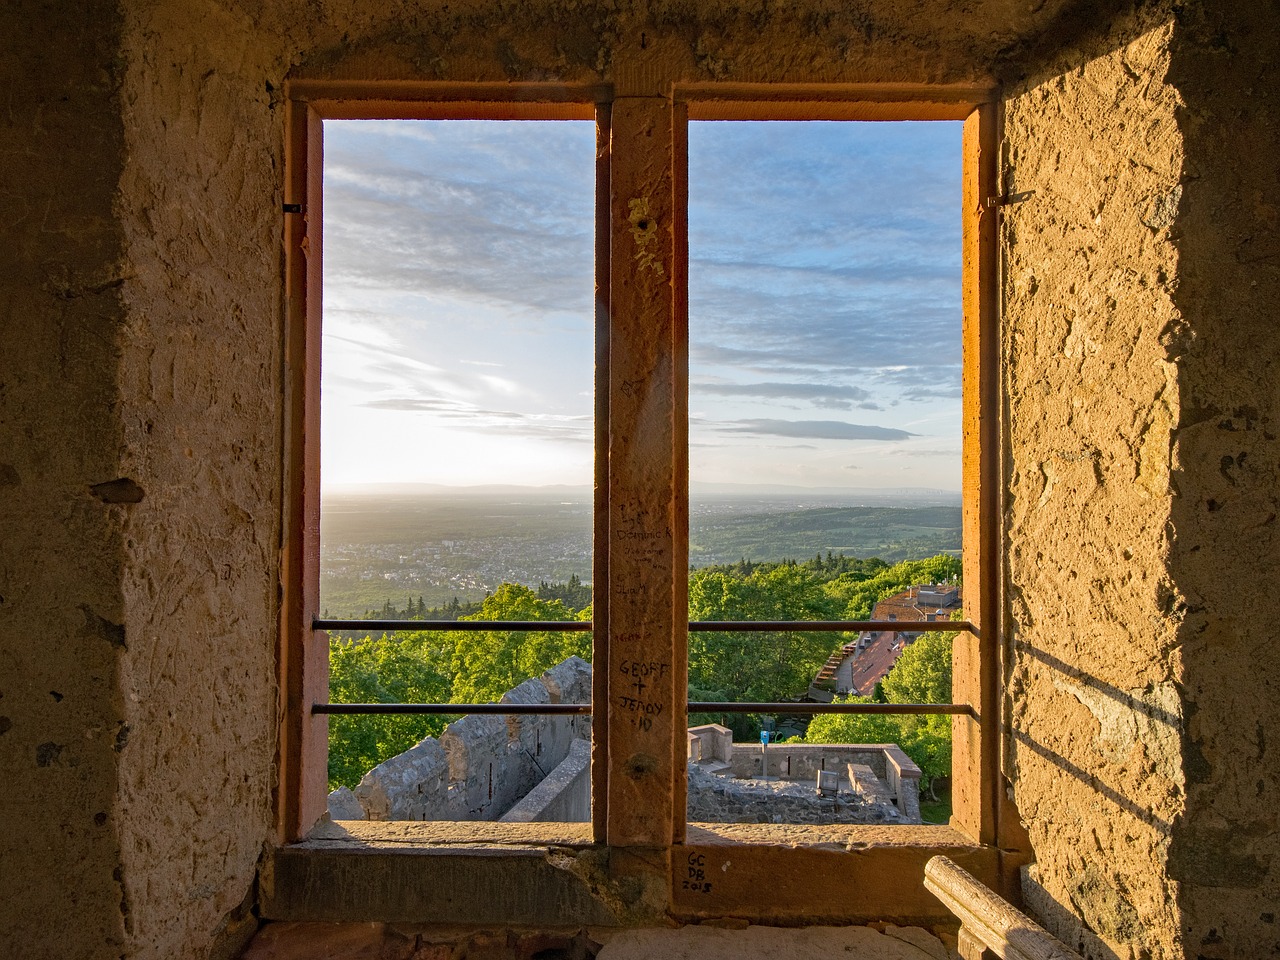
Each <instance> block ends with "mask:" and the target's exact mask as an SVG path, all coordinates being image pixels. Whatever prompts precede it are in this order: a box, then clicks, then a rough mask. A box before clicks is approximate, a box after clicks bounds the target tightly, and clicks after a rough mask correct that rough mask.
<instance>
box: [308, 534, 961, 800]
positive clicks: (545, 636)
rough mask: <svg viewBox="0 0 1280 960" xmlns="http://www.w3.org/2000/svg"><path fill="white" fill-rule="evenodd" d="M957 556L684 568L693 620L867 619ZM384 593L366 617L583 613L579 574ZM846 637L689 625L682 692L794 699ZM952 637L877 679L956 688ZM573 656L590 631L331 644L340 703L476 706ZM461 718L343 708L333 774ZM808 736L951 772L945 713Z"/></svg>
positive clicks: (738, 722) (822, 724)
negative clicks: (434, 594) (877, 745)
mask: <svg viewBox="0 0 1280 960" xmlns="http://www.w3.org/2000/svg"><path fill="white" fill-rule="evenodd" d="M959 577H960V561H959V560H958V559H957V558H955V557H954V556H950V555H948V554H939V555H937V556H934V557H931V558H929V559H926V560H907V561H903V562H900V563H896V564H892V565H890V564H888V563H886V562H885V561H883V560H880V559H876V558H872V559H857V558H853V557H846V556H843V555H832V554H831V553H828V554H826V555H825V556H823V555H821V554H819V555H816V556H814V557H813V558H812V559H809V560H806V561H795V560H784V561H781V562H759V563H757V562H751V561H747V560H741V561H739V562H738V563H734V564H722V565H716V566H706V567H700V568H698V569H694V570H691V571H690V573H689V619H690V620H865V619H869V618H870V616H871V611H872V608H873V607H874V606H875V604H876V603H877V602H879V601H880V600H881V599H882V598H884V597H888V596H891V595H893V594H894V593H897V592H899V591H901V590H904V589H906V588H907V587H908V586H911V585H912V584H917V583H925V582H939V581H942V580H958V579H959ZM403 603H404V605H403V606H399V605H398V604H396V603H392V602H391V601H390V600H388V601H387V602H386V603H384V605H383V606H382V608H380V609H374V610H369V611H368V615H369V616H375V617H383V618H408V619H422V620H447V619H448V620H451V619H472V620H528V621H557V620H559V621H564V620H584V621H587V620H590V619H591V605H590V587H589V586H588V585H584V584H582V583H581V582H580V581H579V580H578V578H577V577H572V578H571V579H570V580H569V581H568V582H565V583H560V584H551V583H542V584H540V586H539V588H538V589H536V590H534V589H532V588H529V587H525V586H521V585H517V584H512V583H504V584H502V585H501V586H500V587H498V588H497V589H496V590H494V591H493V592H492V593H491V594H489V595H488V596H486V597H485V599H484V600H483V601H481V602H479V603H474V602H473V603H466V604H463V603H459V602H458V601H456V600H453V601H451V602H450V603H448V604H445V605H444V606H442V607H435V608H428V607H427V606H426V604H425V603H424V602H423V600H422V599H421V598H411V597H410V598H405V600H404V601H403ZM849 639H851V637H850V636H849V635H847V634H829V633H812V632H809V633H806V632H801V631H787V632H778V633H752V634H734V633H701V632H699V633H692V634H690V637H689V698H690V699H691V700H711V701H714V700H724V701H761V700H767V701H787V700H790V701H795V700H799V699H800V698H802V697H803V696H804V694H805V693H806V691H807V690H808V686H809V682H810V681H811V680H812V678H813V676H814V675H815V674H816V673H817V671H818V669H819V668H820V667H821V665H822V664H823V662H824V661H825V660H826V659H827V656H828V655H829V654H830V653H831V651H832V650H833V649H834V648H835V647H836V646H837V645H839V644H842V643H845V642H847V641H848V640H849ZM950 651H951V635H950V634H925V635H923V636H922V637H921V638H920V639H919V640H917V641H916V642H915V643H913V644H912V645H911V646H909V647H908V648H907V650H906V651H904V653H903V654H902V656H901V657H900V658H899V661H898V664H897V665H896V666H895V668H894V670H893V671H892V672H891V673H890V674H889V676H888V677H886V679H885V681H884V683H883V684H882V685H881V687H882V691H877V693H878V696H880V697H881V698H882V699H886V700H888V701H889V702H899V703H909V702H914V703H927V702H934V703H945V702H949V700H950V698H951V652H950ZM571 655H576V656H579V657H581V658H582V659H584V660H587V661H590V659H591V634H590V633H588V632H583V633H565V632H563V631H551V630H549V631H546V632H542V631H533V632H516V631H482V632H466V633H462V632H456V631H438V630H424V631H402V632H395V633H386V634H376V635H375V634H368V635H364V636H361V635H360V634H359V633H358V632H345V633H335V634H333V635H332V636H331V637H330V644H329V687H330V700H331V701H332V702H334V703H396V702H406V703H413V702H416V703H480V702H490V701H494V700H497V699H498V698H499V697H501V696H502V694H503V693H505V692H506V691H507V690H509V689H511V688H512V687H514V686H516V685H517V684H519V683H521V682H522V681H524V680H527V679H529V678H530V677H536V676H539V675H540V674H541V673H542V672H543V671H545V670H547V669H548V668H550V667H552V666H554V665H555V664H557V663H559V662H561V661H562V660H564V659H565V658H566V657H569V656H571ZM453 719H456V717H406V716H401V717H393V716H386V717H383V716H360V717H356V716H342V715H335V716H331V717H330V718H329V783H330V789H333V788H336V787H338V786H355V784H356V783H358V782H359V780H360V778H361V777H362V776H363V775H364V774H365V773H366V772H367V771H368V770H370V769H372V768H373V767H374V766H376V765H377V764H378V763H380V762H382V761H383V760H385V759H387V758H389V757H392V756H395V755H396V754H397V753H400V752H402V751H404V750H406V749H408V748H409V747H411V746H413V745H414V744H415V743H417V742H418V741H419V740H421V739H422V738H424V737H427V736H437V735H439V733H440V732H441V731H442V730H443V729H444V727H445V725H446V724H447V723H449V722H450V721H451V720H453ZM762 719H763V718H761V717H757V716H751V715H742V714H725V715H723V716H720V715H699V716H694V717H691V718H690V722H691V723H698V722H708V721H712V720H714V721H716V722H724V723H725V724H726V725H727V726H730V727H732V728H733V729H734V734H735V739H737V740H746V739H756V737H757V734H758V732H759V730H760V724H761V721H762ZM806 739H807V740H809V741H810V742H814V743H869V742H896V743H898V744H900V745H901V746H902V748H903V749H904V750H905V751H906V752H907V754H908V755H910V756H911V757H912V759H914V760H915V761H916V763H918V764H919V765H920V767H921V769H922V770H923V771H924V774H925V777H926V779H935V778H938V777H945V776H948V775H949V773H950V721H949V718H947V717H892V716H834V715H828V716H822V717H818V718H815V719H814V720H813V722H812V723H811V724H810V725H809V728H808V732H807V734H806Z"/></svg>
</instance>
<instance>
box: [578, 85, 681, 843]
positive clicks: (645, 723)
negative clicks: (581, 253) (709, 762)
mask: <svg viewBox="0 0 1280 960" xmlns="http://www.w3.org/2000/svg"><path fill="white" fill-rule="evenodd" d="M676 119H677V118H676V109H675V107H674V105H673V104H672V102H671V101H670V100H669V99H666V98H662V97H627V98H620V99H618V100H615V101H614V103H613V106H612V112H611V118H610V124H611V137H612V142H613V143H615V144H617V143H623V144H626V146H627V149H626V150H625V151H619V150H614V151H612V153H611V159H610V174H609V176H610V185H609V186H610V202H609V214H610V271H609V272H610V287H609V374H608V403H609V444H608V457H609V465H608V500H609V505H608V524H609V533H608V545H607V548H608V552H609V557H608V567H609V570H608V583H607V591H608V595H607V601H606V602H607V610H608V620H607V623H606V624H604V625H603V628H604V630H605V632H606V633H605V638H606V639H605V642H606V643H607V645H608V648H609V650H608V653H609V662H608V666H607V668H606V677H605V681H604V686H605V690H606V691H607V707H606V708H605V709H607V711H608V714H607V720H606V725H607V733H606V738H607V745H606V750H607V756H608V769H607V773H606V776H607V788H606V789H607V806H606V822H605V828H606V839H607V840H608V842H609V844H610V845H613V846H637V847H660V846H666V845H668V844H670V843H672V842H673V841H674V840H679V839H682V825H683V821H684V810H683V803H680V804H679V806H680V809H678V810H677V809H676V808H677V799H678V798H679V797H681V796H682V790H681V788H680V787H681V785H682V783H683V780H682V779H681V781H680V784H677V778H678V777H682V774H683V766H684V753H685V727H686V722H685V700H686V697H687V692H686V689H685V680H684V672H685V667H684V662H685V661H684V657H685V647H686V638H687V627H686V622H687V610H686V601H685V596H684V578H685V568H686V566H687V561H686V556H687V544H686V539H687V538H686V536H685V529H686V519H685V518H686V513H687V506H686V502H687V496H686V487H687V476H686V473H685V472H684V471H682V470H681V469H680V465H681V464H682V463H683V462H684V459H683V458H684V456H685V453H684V443H685V440H684V420H685V406H686V399H685V388H684V377H685V372H684V368H683V366H682V363H681V358H682V357H683V350H684V346H683V339H682V330H683V318H681V317H679V316H678V314H679V303H680V301H679V300H678V298H677V296H676V295H675V288H676V286H677V284H676V283H674V282H673V280H679V279H680V278H682V277H683V269H682V267H678V266H677V263H676V261H677V259H678V250H677V244H678V238H679V236H680V235H681V227H680V224H682V223H683V211H677V210H676V204H675V202H674V201H675V191H674V189H673V179H674V177H673V174H674V170H675V157H676V148H677V137H676V133H675V130H674V125H675V121H676ZM595 709H596V711H597V712H600V711H601V705H600V704H597V705H596V707H595Z"/></svg>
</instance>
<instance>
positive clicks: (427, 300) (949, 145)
mask: <svg viewBox="0 0 1280 960" xmlns="http://www.w3.org/2000/svg"><path fill="white" fill-rule="evenodd" d="M594 165H595V131H594V125H593V124H591V123H589V122H585V121H540V122H539V121H457V120H442V121H332V120H330V121H326V122H325V161H324V246H323V256H324V264H323V275H324V280H323V292H324V307H323V321H322V323H323V339H322V343H323V357H322V361H321V370H322V381H321V403H322V406H321V424H322V436H321V451H322V466H321V476H322V477H323V480H324V486H325V487H326V488H332V489H340V488H342V487H345V486H350V485H354V484H366V483H379V482H383V483H412V482H423V483H437V484H449V485H473V484H490V483H500V484H530V485H544V484H569V485H575V486H587V485H590V483H591V478H592V472H591V469H592V468H591V461H592V449H591V442H592V389H593V386H592V362H593V356H594V347H593V343H592V337H593V333H592V330H593V308H592V296H593V284H594V265H593V263H592V257H593V247H594V243H593V239H592V237H593V229H594V228H593V224H592V216H593V208H594V183H593V178H594ZM960 302H961V300H960V124H958V123H947V122H931V123H924V122H917V123H834V122H809V123H804V122H755V123H743V122H695V123H692V124H690V130H689V330H690V371H689V374H690V375H689V379H690V398H689V414H690V425H689V427H690V474H691V480H692V482H694V483H695V484H697V483H699V482H702V483H753V484H767V485H788V486H806V487H820V488H827V489H831V488H857V489H866V488H885V487H889V488H900V487H926V488H933V489H946V490H958V489H959V488H960V468H959V451H960V315H961V307H960Z"/></svg>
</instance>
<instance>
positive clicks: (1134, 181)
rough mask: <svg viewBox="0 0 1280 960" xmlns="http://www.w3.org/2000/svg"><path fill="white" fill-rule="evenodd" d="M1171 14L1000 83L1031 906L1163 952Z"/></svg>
mask: <svg viewBox="0 0 1280 960" xmlns="http://www.w3.org/2000/svg"><path fill="white" fill-rule="evenodd" d="M1171 34H1172V27H1171V25H1169V24H1168V22H1167V18H1164V17H1160V16H1149V17H1147V18H1146V19H1144V20H1135V21H1130V22H1127V23H1125V24H1124V25H1123V26H1122V27H1121V28H1120V29H1119V30H1118V31H1116V32H1115V33H1112V34H1110V35H1108V36H1106V37H1103V38H1101V39H1100V40H1098V41H1097V42H1096V45H1095V46H1094V47H1093V49H1091V50H1089V51H1086V52H1085V54H1084V55H1083V56H1081V57H1080V58H1079V62H1078V63H1076V64H1072V65H1068V66H1066V67H1060V68H1056V69H1053V70H1050V71H1046V73H1044V74H1043V75H1040V76H1037V77H1035V78H1033V79H1032V80H1030V81H1029V82H1028V83H1027V84H1026V86H1025V88H1024V89H1022V90H1016V89H1015V90H1012V91H1010V95H1009V96H1008V99H1007V102H1006V119H1005V126H1006V137H1007V141H1006V146H1005V157H1004V163H1005V168H1006V169H1005V178H1006V182H1005V186H1006V189H1007V191H1008V192H1009V193H1010V194H1019V193H1023V192H1030V191H1034V194H1032V195H1031V196H1030V197H1029V198H1028V199H1026V200H1025V201H1024V202H1022V203H1018V204H1015V205H1012V206H1009V207H1007V208H1005V213H1004V217H1003V248H1004V254H1005V279H1004V296H1005V301H1006V305H1005V333H1004V337H1005V340H1004V347H1003V349H1004V355H1005V358H1006V368H1005V371H1006V396H1007V398H1008V400H1007V402H1008V422H1009V443H1008V463H1007V468H1006V469H1007V475H1008V483H1009V503H1008V509H1007V514H1006V523H1007V538H1008V545H1009V546H1008V565H1009V570H1008V577H1009V582H1008V602H1009V606H1010V615H1011V617H1012V627H1013V630H1012V640H1013V644H1014V646H1013V651H1012V660H1011V676H1010V684H1009V691H1010V704H1011V719H1012V727H1013V738H1012V743H1011V753H1012V761H1013V769H1014V778H1015V782H1016V784H1017V803H1018V807H1019V809H1020V811H1021V814H1022V816H1023V819H1024V821H1025V822H1026V825H1027V827H1028V829H1029V832H1030V835H1031V839H1032V843H1033V846H1034V850H1035V854H1036V859H1037V866H1036V868H1035V874H1034V876H1035V879H1036V881H1037V882H1038V883H1039V884H1040V885H1041V886H1042V887H1043V888H1044V891H1045V892H1046V893H1047V894H1048V896H1049V902H1054V901H1056V903H1057V904H1058V906H1059V907H1060V908H1061V911H1062V912H1061V915H1059V916H1046V917H1045V918H1044V919H1045V920H1046V922H1048V923H1049V924H1050V925H1051V926H1053V927H1056V932H1058V933H1059V935H1060V936H1062V937H1063V938H1064V939H1066V940H1067V942H1068V943H1072V944H1073V945H1079V946H1080V947H1081V948H1082V949H1083V950H1084V951H1085V952H1086V953H1087V954H1088V955H1090V956H1102V957H1110V956H1113V955H1114V956H1121V957H1130V956H1133V957H1143V956H1151V957H1172V956H1178V955H1180V953H1179V948H1178V943H1179V941H1180V933H1179V917H1178V914H1177V911H1176V909H1175V906H1174V903H1175V900H1176V887H1175V885H1174V884H1173V883H1172V881H1171V879H1170V878H1169V877H1168V876H1167V875H1166V872H1165V870H1164V869H1163V866H1164V864H1165V863H1166V861H1167V860H1168V857H1169V844H1170V829H1171V827H1172V824H1173V823H1174V821H1175V820H1176V819H1177V818H1178V816H1179V815H1180V814H1181V813H1182V811H1183V805H1184V776H1183V764H1182V743H1181V728H1182V711H1181V705H1180V703H1181V698H1180V695H1179V690H1178V686H1177V683H1178V680H1179V677H1180V658H1179V651H1178V639H1179V621H1180V617H1181V608H1180V603H1179V601H1178V599H1177V593H1176V589H1175V587H1174V585H1173V584H1172V583H1171V582H1170V580H1169V578H1168V576H1167V575H1166V567H1167V564H1168V558H1169V551H1170V541H1169V533H1168V529H1167V526H1166V522H1167V520H1168V518H1169V514H1170V511H1171V508H1172V501H1173V491H1172V490H1171V488H1170V485H1169V483H1170V460H1171V455H1172V449H1173V441H1174V433H1173V431H1174V428H1175V426H1176V424H1177V422H1178V420H1179V418H1180V407H1181V405H1182V398H1181V388H1180V384H1179V380H1178V369H1177V365H1176V360H1177V358H1176V351H1177V346H1176V345H1177V343H1178V342H1179V331H1180V330H1181V329H1182V327H1183V322H1182V320H1181V319H1180V315H1179V312H1178V309H1177V306H1176V304H1175V302H1174V299H1173V296H1172V294H1173V290H1174V287H1175V284H1176V282H1177V274H1178V256H1177V250H1176V248H1175V245H1174V240H1173V236H1172V235H1171V227H1172V225H1173V224H1174V222H1175V218H1176V213H1177V206H1178V197H1179V195H1180V190H1181V187H1180V179H1181V176H1182V172H1183V159H1184V158H1183V146H1182V136H1181V134H1180V131H1179V128H1178V108H1179V99H1178V95H1177V93H1176V91H1175V90H1174V89H1173V88H1172V87H1171V86H1170V85H1169V84H1168V82H1167V80H1166V75H1167V73H1168V69H1169V43H1170V37H1171ZM1077 917H1078V918H1082V919H1083V921H1084V923H1085V924H1086V928H1084V929H1083V930H1081V929H1078V922H1077V920H1076V918H1077ZM1090 930H1091V931H1092V934H1091V933H1090ZM1093 934H1096V935H1097V937H1095V936H1093ZM1098 937H1100V938H1101V939H1100V940H1099V939H1098Z"/></svg>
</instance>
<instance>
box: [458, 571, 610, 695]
mask: <svg viewBox="0 0 1280 960" xmlns="http://www.w3.org/2000/svg"><path fill="white" fill-rule="evenodd" d="M584 612H585V614H586V616H585V617H584V616H583V614H577V615H575V614H574V613H573V612H572V611H571V610H569V609H568V608H566V607H565V605H564V603H563V601H560V600H541V599H539V598H538V596H537V594H535V593H534V592H533V591H532V590H530V589H529V588H528V587H524V586H520V585H519V584H514V583H504V584H502V585H501V586H500V587H498V589H497V590H495V591H494V592H493V593H492V594H490V595H489V596H488V597H486V598H485V600H484V603H482V604H481V605H480V609H479V610H478V611H477V612H476V613H474V614H471V615H469V616H465V617H462V618H460V619H462V620H574V619H579V618H581V619H588V618H589V617H590V609H589V608H588V610H587V611H584ZM453 636H454V638H455V639H454V640H453V646H452V649H451V651H450V652H449V654H448V658H449V659H448V663H449V672H450V675H451V676H452V677H453V702H454V703H482V702H490V701H494V700H497V699H498V698H499V697H501V696H502V695H503V694H504V693H506V692H507V691H508V690H510V689H511V688H512V687H514V686H516V685H518V684H520V683H522V682H524V681H525V680H528V679H529V678H530V677H537V676H540V675H541V674H542V673H543V672H545V671H546V670H548V669H549V668H551V667H553V666H555V665H556V664H557V663H560V662H561V661H562V660H565V659H567V658H568V657H570V656H574V655H576V656H579V657H581V658H582V659H583V660H587V661H590V660H591V634H590V633H565V632H563V631H546V632H543V631H535V632H524V631H514V630H512V631H489V630H486V631H483V632H478V633H457V634H454V635H453Z"/></svg>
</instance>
